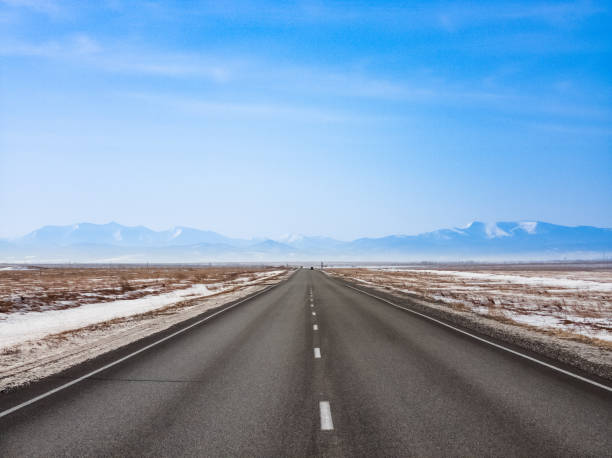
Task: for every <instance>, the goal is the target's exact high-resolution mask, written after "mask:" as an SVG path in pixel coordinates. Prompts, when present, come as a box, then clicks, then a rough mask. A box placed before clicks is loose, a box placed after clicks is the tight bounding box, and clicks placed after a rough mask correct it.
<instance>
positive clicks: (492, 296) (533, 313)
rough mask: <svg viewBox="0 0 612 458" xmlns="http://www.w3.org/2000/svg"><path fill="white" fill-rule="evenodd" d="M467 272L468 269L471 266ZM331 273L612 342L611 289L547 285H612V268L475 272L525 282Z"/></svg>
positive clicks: (414, 272)
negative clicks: (549, 282)
mask: <svg viewBox="0 0 612 458" xmlns="http://www.w3.org/2000/svg"><path fill="white" fill-rule="evenodd" d="M454 270H459V269H454ZM461 270H463V271H464V272H466V271H468V269H467V268H466V267H465V266H464V267H463V268H462V269H461ZM331 272H332V273H333V274H334V275H339V276H341V277H345V278H347V279H358V280H360V281H363V282H365V283H366V284H370V285H372V286H376V287H380V288H385V289H387V290H391V291H395V292H399V293H402V294H413V295H415V296H418V297H422V298H424V299H426V300H429V301H434V302H436V303H438V304H440V305H443V306H445V307H448V308H451V309H453V310H457V311H465V312H469V313H474V314H477V315H482V316H486V317H487V318H491V319H494V320H496V321H499V322H504V323H512V324H514V325H519V326H524V327H529V328H533V329H538V330H539V331H543V332H544V331H545V332H546V333H549V334H550V335H554V336H557V337H560V338H571V339H574V340H580V341H584V340H588V341H590V342H595V343H597V342H608V344H605V345H599V343H598V345H599V346H604V347H605V348H608V347H610V346H611V343H610V337H612V293H610V291H609V290H606V289H605V288H602V289H601V290H598V289H597V288H595V287H592V288H591V289H586V288H582V289H581V288H580V287H571V286H562V285H561V286H559V285H555V286H546V283H545V280H547V279H551V280H553V279H554V280H559V279H563V280H583V281H585V280H586V281H591V282H598V283H599V284H609V283H612V271H610V270H604V269H599V270H587V271H580V270H577V269H570V270H567V271H563V270H561V269H560V268H557V269H555V270H545V269H543V268H542V267H541V266H539V267H538V268H537V269H534V270H532V271H529V270H528V269H527V268H526V266H522V268H521V269H520V270H511V269H508V268H507V269H505V270H503V269H501V268H497V269H492V270H483V269H474V270H472V271H469V272H478V273H486V274H491V273H495V274H504V275H513V276H519V277H525V278H526V280H525V282H524V283H523V282H522V280H521V282H520V283H518V282H516V283H514V282H505V281H503V280H495V279H494V278H477V277H469V278H466V277H462V276H457V275H453V274H452V272H448V271H443V270H441V269H440V271H438V272H427V271H426V270H422V271H420V270H410V271H385V270H376V269H334V270H332V271H331ZM530 277H531V278H533V277H538V278H543V279H545V280H542V281H540V280H538V282H540V283H541V284H534V283H533V282H529V281H527V280H529V278H530ZM564 284H567V283H564ZM608 289H609V288H608ZM606 336H607V337H606Z"/></svg>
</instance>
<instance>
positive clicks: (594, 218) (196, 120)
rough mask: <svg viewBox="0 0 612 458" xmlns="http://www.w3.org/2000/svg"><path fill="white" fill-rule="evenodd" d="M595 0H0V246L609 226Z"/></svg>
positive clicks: (610, 95) (607, 17)
mask: <svg viewBox="0 0 612 458" xmlns="http://www.w3.org/2000/svg"><path fill="white" fill-rule="evenodd" d="M610 30H612V4H611V3H609V2H538V1H526V2H504V1H496V2H435V1H428V2H382V1H380V2H348V1H343V2H312V1H304V2H301V1H294V2H265V1H261V2H247V1H237V2H214V1H212V2H198V1H184V2H155V1H146V2H141V1H130V2H121V1H112V0H109V1H91V2H82V1H59V0H58V1H53V0H47V1H45V0H40V1H34V0H0V59H1V62H2V64H1V70H0V97H1V99H0V102H1V104H0V214H1V219H0V221H1V224H0V237H2V236H4V237H11V236H16V235H20V234H23V233H25V232H28V231H30V230H33V229H35V228H37V227H39V226H42V225H45V224H71V223H75V222H81V221H90V222H99V223H102V222H108V221H111V220H114V221H117V222H120V223H122V224H127V225H137V224H143V225H146V226H149V227H152V228H154V229H162V228H168V227H171V226H174V225H186V226H193V227H198V228H202V229H210V230H215V231H218V232H221V233H223V234H226V235H230V236H240V237H251V236H257V237H260V236H279V235H281V234H284V233H290V232H294V233H304V234H321V235H329V236H334V237H337V238H341V239H351V238H355V237H359V236H380V235H387V234H397V233H404V234H414V233H418V232H422V231H427V230H432V229H437V228H440V227H451V226H458V225H462V224H465V223H468V222H469V221H471V220H474V219H477V220H484V221H495V220H531V219H538V220H544V221H550V222H554V223H560V224H568V225H578V224H589V225H598V226H607V227H610V226H612V179H611V176H612V84H611V83H612V40H611V39H610Z"/></svg>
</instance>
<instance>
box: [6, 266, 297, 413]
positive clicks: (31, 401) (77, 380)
mask: <svg viewBox="0 0 612 458" xmlns="http://www.w3.org/2000/svg"><path fill="white" fill-rule="evenodd" d="M294 273H295V272H294ZM291 275H293V274H291ZM289 278H291V276H290V277H288V278H287V280H288V279H289ZM281 283H283V281H282V280H281V281H280V282H279V283H277V284H275V285H272V286H270V287H269V288H266V289H264V290H262V291H260V292H258V293H256V294H254V295H253V296H250V297H247V298H245V299H242V300H241V301H239V302H236V303H235V304H233V305H230V306H229V307H226V308H224V309H223V310H219V311H218V312H215V313H213V314H212V315H209V316H207V317H206V318H203V319H201V320H198V321H196V322H195V323H192V324H190V325H189V326H187V327H185V328H183V329H179V330H178V331H176V332H173V333H172V334H170V335H168V336H166V337H163V338H161V339H159V340H156V341H155V342H153V343H151V344H149V345H147V346H146V347H143V348H141V349H140V350H136V351H135V352H133V353H130V354H129V355H126V356H124V357H122V358H119V359H118V360H116V361H113V362H112V363H108V364H107V365H105V366H102V367H100V368H98V369H96V370H94V371H91V372H89V373H87V374H85V375H83V376H81V377H79V378H76V379H74V380H71V381H70V382H67V383H64V384H63V385H60V386H58V387H56V388H53V389H52V390H49V391H47V392H45V393H43V394H40V395H38V396H36V397H34V398H32V399H30V400H28V401H25V402H22V403H21V404H17V405H16V406H14V407H11V408H10V409H6V410H4V411H2V412H0V418H2V417H5V416H7V415H9V414H11V413H13V412H15V411H17V410H19V409H22V408H24V407H26V406H29V405H30V404H34V403H35V402H37V401H40V400H41V399H44V398H46V397H48V396H51V395H52V394H54V393H57V392H58V391H62V390H64V389H66V388H68V387H71V386H72V385H76V384H77V383H79V382H82V381H83V380H85V379H87V378H89V377H91V376H92V375H96V374H99V373H100V372H102V371H105V370H106V369H108V368H110V367H113V366H116V365H117V364H119V363H122V362H123V361H125V360H126V359H130V358H132V357H134V356H136V355H138V354H140V353H142V352H143V351H146V350H148V349H150V348H153V347H155V346H156V345H159V344H160V343H162V342H165V341H166V340H168V339H171V338H173V337H175V336H178V335H179V334H182V333H184V332H185V331H188V330H189V329H191V328H193V327H195V326H198V325H199V324H202V323H204V322H206V321H208V320H210V319H212V318H214V317H215V316H217V315H219V314H221V313H223V312H227V311H228V310H231V309H233V308H234V307H236V306H238V305H240V304H242V303H243V302H246V301H250V300H251V299H255V298H256V297H257V296H259V295H260V294H263V293H265V292H268V291H270V290H271V289H273V288H276V287H277V286H278V285H280V284H281Z"/></svg>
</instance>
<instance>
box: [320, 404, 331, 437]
mask: <svg viewBox="0 0 612 458" xmlns="http://www.w3.org/2000/svg"><path fill="white" fill-rule="evenodd" d="M319 411H320V412H321V430H323V431H331V430H332V429H334V422H333V421H332V416H331V407H330V406H329V401H321V402H319Z"/></svg>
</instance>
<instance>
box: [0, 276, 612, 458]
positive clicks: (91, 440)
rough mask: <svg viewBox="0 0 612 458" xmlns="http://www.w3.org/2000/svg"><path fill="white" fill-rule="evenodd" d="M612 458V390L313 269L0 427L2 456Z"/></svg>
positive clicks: (33, 390)
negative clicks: (570, 457) (462, 332)
mask: <svg viewBox="0 0 612 458" xmlns="http://www.w3.org/2000/svg"><path fill="white" fill-rule="evenodd" d="M311 293H312V306H311V300H310V297H311ZM315 326H316V328H317V329H316V330H315ZM317 349H318V351H317ZM318 356H320V357H318ZM100 364H101V363H100ZM78 370H79V369H78V368H77V369H75V370H74V371H72V373H74V374H77V373H78ZM83 370H84V369H83ZM72 373H71V372H68V373H66V374H63V375H62V377H57V378H56V379H50V380H46V381H45V382H44V386H41V385H37V384H35V385H33V386H32V387H29V388H28V389H26V390H20V391H19V392H17V393H15V394H5V395H2V396H3V397H4V399H2V402H1V403H0V410H4V409H6V408H7V407H10V404H11V403H17V402H22V401H23V400H24V399H27V397H28V396H35V395H37V394H39V393H41V392H43V391H44V390H45V389H47V387H53V386H58V385H61V384H62V383H65V382H66V381H68V380H69V379H70V377H71V376H72V375H71V374H72ZM74 376H76V375H74ZM13 398H14V399H13ZM611 454H612V393H610V392H607V391H605V390H602V389H601V388H597V387H595V386H591V385H589V384H587V383H584V382H581V381H579V380H575V379H573V378H571V377H568V376H565V375H563V374H559V373H557V372H555V371H552V370H550V369H548V368H546V367H543V366H540V365H538V364H535V363H533V362H530V361H527V360H525V359H523V358H520V357H518V356H516V355H513V354H511V353H508V352H505V351H503V350H500V349H497V348H494V347H491V346H489V345H485V344H483V343H481V342H479V341H477V340H475V339H472V338H470V337H468V336H465V335H462V334H460V333H458V332H455V331H453V330H451V329H448V328H445V327H444V326H440V325H437V324H435V323H432V322H431V321H428V320H426V319H424V318H420V317H418V316H415V315H412V314H410V313H407V312H405V311H402V310H399V309H397V308H394V307H391V306H389V305H386V304H384V303H382V302H380V301H378V300H376V299H373V298H371V297H369V296H367V295H365V294H362V293H360V292H358V291H355V290H352V289H349V288H347V287H346V286H344V285H343V284H341V283H340V282H338V281H336V280H332V279H330V278H328V277H326V276H325V275H324V274H322V273H320V272H318V271H310V270H301V271H298V272H297V273H296V274H295V275H293V276H292V277H291V278H290V279H289V280H288V281H286V282H284V283H282V284H281V285H279V286H277V287H276V288H273V289H272V290H270V291H269V292H266V293H264V294H262V295H260V296H258V297H256V298H254V299H252V300H250V301H247V302H245V303H243V304H241V305H239V306H237V307H235V308H233V309H231V310H228V311H227V312H225V313H223V314H220V315H218V316H216V317H214V318H213V319H211V320H209V321H207V322H205V323H203V324H200V325H198V326H195V327H193V328H192V329H190V330H188V331H186V332H185V333H183V334H180V335H177V336H175V337H173V338H171V339H168V340H166V341H165V342H163V343H161V344H159V345H157V346H155V347H153V348H150V349H148V350H146V351H144V352H142V353H140V354H138V355H137V356H134V357H132V358H129V359H127V360H125V361H123V362H121V363H119V364H117V365H115V366H113V367H111V368H109V369H106V370H104V371H102V372H100V373H98V374H96V375H95V376H93V377H90V378H87V379H85V380H83V381H81V382H79V383H77V384H74V385H72V386H70V387H69V388H66V389H64V390H61V391H59V392H56V393H54V394H52V395H50V396H48V397H46V398H44V399H42V400H40V401H38V402H36V403H33V404H31V405H28V406H26V407H24V408H22V409H19V410H17V411H15V412H13V413H10V414H8V415H5V416H4V417H2V418H0V456H3V457H10V456H57V455H70V456H88V455H95V456H100V455H104V456H134V455H136V456H141V455H147V456H189V455H192V456H193V455H196V456H262V457H263V456H265V457H270V456H313V455H315V456H458V455H459V456H483V455H487V456H491V455H495V456H587V455H588V456H610V455H611Z"/></svg>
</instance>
